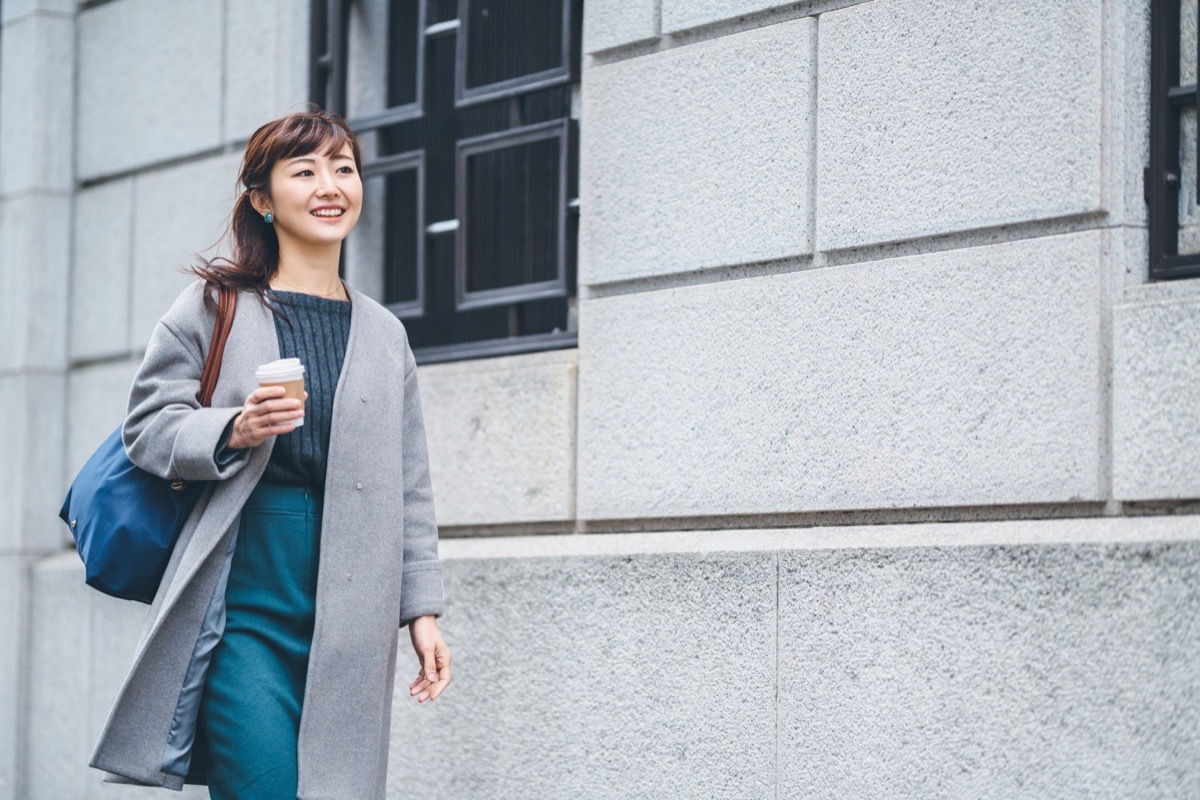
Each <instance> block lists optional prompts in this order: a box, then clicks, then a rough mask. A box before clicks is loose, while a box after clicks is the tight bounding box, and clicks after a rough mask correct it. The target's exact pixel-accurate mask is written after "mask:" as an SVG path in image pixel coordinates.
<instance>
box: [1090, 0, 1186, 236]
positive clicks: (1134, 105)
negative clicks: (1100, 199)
mask: <svg viewBox="0 0 1200 800" xmlns="http://www.w3.org/2000/svg"><path fill="white" fill-rule="evenodd" d="M1189 1H1190V5H1191V9H1190V11H1189V10H1188V9H1187V8H1186V6H1185V8H1184V11H1183V13H1182V16H1181V19H1182V21H1183V24H1184V26H1185V27H1186V28H1190V31H1191V32H1190V35H1185V37H1184V41H1183V52H1184V53H1187V52H1189V50H1188V48H1189V47H1190V52H1191V53H1192V54H1193V55H1192V57H1191V59H1190V60H1191V61H1192V62H1193V63H1194V62H1195V55H1194V54H1195V53H1196V39H1195V30H1196V16H1197V15H1196V3H1195V0H1189ZM1107 20H1108V25H1109V28H1108V31H1107V33H1106V35H1107V37H1108V39H1107V41H1106V47H1107V55H1106V56H1105V57H1106V59H1108V64H1109V66H1108V68H1107V69H1106V70H1105V84H1104V91H1105V93H1106V99H1107V101H1108V105H1109V112H1108V116H1109V122H1108V126H1109V127H1108V129H1107V130H1106V131H1105V134H1104V136H1105V140H1106V145H1107V146H1108V147H1109V148H1110V149H1111V151H1112V155H1111V157H1109V158H1108V159H1107V161H1106V163H1105V167H1106V168H1107V171H1108V175H1107V176H1106V182H1107V185H1108V186H1110V187H1111V188H1110V189H1109V190H1108V195H1107V196H1108V197H1111V198H1113V200H1112V202H1110V203H1109V204H1108V205H1109V206H1110V208H1108V209H1107V210H1108V211H1109V218H1110V219H1116V220H1118V221H1120V222H1121V223H1123V224H1125V225H1142V226H1144V225H1146V219H1147V214H1146V212H1147V208H1146V200H1145V194H1144V186H1143V183H1142V170H1143V168H1144V167H1145V166H1146V165H1147V164H1149V163H1150V2H1149V0H1138V2H1133V3H1120V4H1118V5H1115V6H1113V7H1111V8H1110V9H1108V16H1107ZM1189 21H1190V24H1189ZM1189 38H1190V42H1189V41H1188V39H1189ZM1187 61H1188V59H1187V58H1186V57H1185V58H1184V62H1185V63H1187ZM1194 74H1195V72H1194V70H1192V75H1193V76H1192V77H1191V78H1190V79H1185V80H1183V81H1182V83H1194V82H1195V77H1194ZM1185 116H1187V115H1186V114H1185ZM1191 117H1192V119H1195V115H1194V112H1193V113H1192V114H1191ZM1192 145H1193V146H1191V147H1188V146H1186V145H1184V146H1183V147H1182V148H1181V155H1182V156H1183V157H1184V159H1185V160H1189V161H1190V160H1194V159H1195V157H1196V148H1195V146H1194V145H1195V140H1194V139H1193V140H1192ZM1195 175H1196V170H1195V166H1194V165H1192V168H1191V169H1190V170H1189V169H1184V170H1183V171H1182V180H1183V190H1184V191H1186V192H1188V193H1189V196H1190V197H1192V198H1193V199H1194V198H1195V197H1196V187H1195V184H1194V182H1193V181H1194V179H1195Z"/></svg>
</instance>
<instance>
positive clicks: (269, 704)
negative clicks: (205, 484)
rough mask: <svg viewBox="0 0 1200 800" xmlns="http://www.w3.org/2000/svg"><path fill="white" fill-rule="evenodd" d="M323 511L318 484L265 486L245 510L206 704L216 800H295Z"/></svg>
mask: <svg viewBox="0 0 1200 800" xmlns="http://www.w3.org/2000/svg"><path fill="white" fill-rule="evenodd" d="M321 508H322V498H321V496H320V495H319V494H318V493H317V492H315V491H314V490H313V489H311V488H305V487H302V486H281V485H278V484H268V483H259V485H258V486H257V487H256V488H255V489H254V491H253V493H251V495H250V498H249V500H247V501H246V505H245V507H244V508H243V509H242V516H241V524H240V527H239V528H238V539H237V545H236V547H235V549H234V553H233V561H232V564H231V565H230V568H229V584H228V586H227V587H226V589H225V608H226V620H225V632H224V634H223V636H222V637H221V641H220V643H219V644H218V645H217V647H216V649H215V650H214V651H213V659H212V663H211V665H210V666H209V669H208V674H207V677H206V679H205V685H204V696H203V699H202V700H201V703H200V717H199V725H200V728H201V733H202V736H203V740H206V743H207V744H206V746H207V749H208V752H207V756H208V757H207V774H208V786H209V793H210V795H211V797H212V799H213V800H279V798H294V797H295V796H296V790H297V767H296V741H297V739H298V736H299V731H300V711H301V708H302V707H303V704H304V682H305V676H306V674H307V671H308V652H309V647H310V645H311V643H312V632H313V620H314V618H315V612H316V593H317V562H318V556H319V553H320V545H321Z"/></svg>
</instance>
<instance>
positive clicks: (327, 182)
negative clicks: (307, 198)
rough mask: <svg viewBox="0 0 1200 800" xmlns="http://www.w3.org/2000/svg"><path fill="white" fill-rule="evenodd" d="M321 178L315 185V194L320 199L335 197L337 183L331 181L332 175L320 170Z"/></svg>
mask: <svg viewBox="0 0 1200 800" xmlns="http://www.w3.org/2000/svg"><path fill="white" fill-rule="evenodd" d="M320 175H321V178H320V181H319V182H318V184H317V194H319V195H320V196H321V197H336V196H337V194H338V187H337V181H335V180H334V179H333V175H332V173H330V172H329V171H327V170H321V173H320Z"/></svg>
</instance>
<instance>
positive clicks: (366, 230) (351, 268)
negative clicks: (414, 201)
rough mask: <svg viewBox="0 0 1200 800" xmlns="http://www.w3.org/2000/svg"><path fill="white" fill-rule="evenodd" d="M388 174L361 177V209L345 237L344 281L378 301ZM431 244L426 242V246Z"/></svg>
mask: <svg viewBox="0 0 1200 800" xmlns="http://www.w3.org/2000/svg"><path fill="white" fill-rule="evenodd" d="M366 152H368V151H365V150H364V158H365V157H366V155H365V154H366ZM386 201H387V178H386V177H385V176H383V175H376V176H373V177H369V178H365V179H364V180H363V202H362V213H361V215H360V216H359V218H358V224H357V225H355V226H354V230H353V231H351V233H350V235H349V236H347V237H346V244H345V247H344V249H343V253H344V255H345V262H344V263H345V274H344V277H345V279H346V282H347V283H349V284H350V285H351V286H353V287H354V288H355V289H357V290H358V291H360V292H362V293H363V294H365V295H366V296H367V297H370V298H371V299H372V300H374V301H375V302H377V303H383V302H385V299H386V298H385V297H384V293H383V264H384V259H385V258H386V255H385V253H384V247H385V244H386V242H387V224H388V223H387V207H386ZM429 246H430V245H429V244H428V243H427V244H426V247H429Z"/></svg>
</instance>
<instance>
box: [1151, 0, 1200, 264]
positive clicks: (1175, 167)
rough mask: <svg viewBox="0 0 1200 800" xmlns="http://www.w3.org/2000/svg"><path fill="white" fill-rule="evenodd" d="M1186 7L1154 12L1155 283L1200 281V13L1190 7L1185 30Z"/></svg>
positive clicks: (1163, 1) (1165, 3)
mask: <svg viewBox="0 0 1200 800" xmlns="http://www.w3.org/2000/svg"><path fill="white" fill-rule="evenodd" d="M1181 5H1182V4H1181V2H1180V0H1153V3H1152V5H1151V10H1150V166H1149V167H1147V168H1146V173H1145V194H1146V202H1147V204H1148V205H1149V223H1150V279H1151V280H1165V279H1171V278H1193V277H1200V212H1198V206H1200V194H1198V193H1200V188H1198V186H1200V175H1197V170H1196V165H1197V164H1198V163H1200V137H1198V136H1197V135H1196V130H1197V127H1196V70H1197V63H1198V62H1200V44H1198V41H1200V39H1198V38H1197V36H1196V30H1197V24H1200V19H1197V15H1198V14H1200V12H1198V11H1197V10H1196V4H1195V3H1194V2H1193V3H1191V4H1189V5H1190V7H1189V11H1190V14H1189V16H1190V17H1191V19H1189V20H1188V22H1189V23H1190V24H1189V25H1187V26H1183V25H1181V24H1180V22H1181ZM1185 42H1186V45H1187V49H1186V51H1184V43H1185ZM1181 55H1182V56H1184V57H1185V58H1183V59H1181ZM1181 134H1182V135H1181ZM1188 167H1190V169H1187V168H1188ZM1181 251H1182V252H1181Z"/></svg>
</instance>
